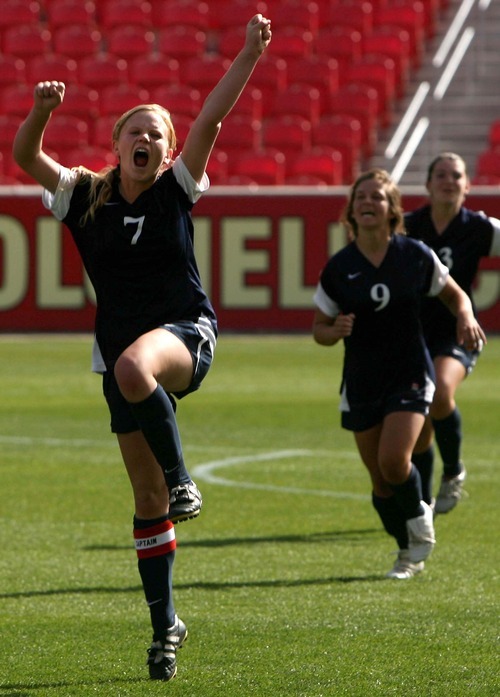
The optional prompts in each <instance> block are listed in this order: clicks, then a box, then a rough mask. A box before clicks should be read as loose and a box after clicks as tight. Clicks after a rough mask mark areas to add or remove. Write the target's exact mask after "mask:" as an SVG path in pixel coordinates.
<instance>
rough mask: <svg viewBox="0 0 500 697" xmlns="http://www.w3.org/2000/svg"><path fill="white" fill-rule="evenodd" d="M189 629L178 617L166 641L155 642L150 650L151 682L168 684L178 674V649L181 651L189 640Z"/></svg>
mask: <svg viewBox="0 0 500 697" xmlns="http://www.w3.org/2000/svg"><path fill="white" fill-rule="evenodd" d="M187 635H188V631H187V627H186V625H185V624H184V622H183V621H182V620H180V619H179V618H178V617H177V615H176V616H175V624H174V625H173V626H172V627H169V628H168V629H167V636H166V637H165V640H164V641H153V643H152V644H151V647H150V648H149V649H148V654H149V656H148V660H147V666H148V668H149V677H150V678H151V680H164V681H165V682H168V681H169V680H172V678H175V676H176V674H177V661H176V654H177V649H181V648H182V645H183V644H184V642H185V641H186V639H187Z"/></svg>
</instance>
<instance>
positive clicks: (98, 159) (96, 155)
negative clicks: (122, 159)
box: [66, 145, 116, 172]
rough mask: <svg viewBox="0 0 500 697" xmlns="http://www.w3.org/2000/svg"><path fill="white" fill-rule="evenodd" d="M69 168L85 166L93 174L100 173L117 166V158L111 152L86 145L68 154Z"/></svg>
mask: <svg viewBox="0 0 500 697" xmlns="http://www.w3.org/2000/svg"><path fill="white" fill-rule="evenodd" d="M66 157H67V160H66V163H67V166H69V167H77V166H78V165H83V166H84V167H86V168H87V169H90V170H91V171H92V172H99V171H100V170H101V169H103V168H104V167H108V166H109V165H112V166H113V167H114V166H115V165H116V156H115V154H114V153H113V152H111V150H107V149H106V148H100V147H98V146H95V145H85V146H82V147H80V148H75V149H74V150H69V151H68V152H67V154H66Z"/></svg>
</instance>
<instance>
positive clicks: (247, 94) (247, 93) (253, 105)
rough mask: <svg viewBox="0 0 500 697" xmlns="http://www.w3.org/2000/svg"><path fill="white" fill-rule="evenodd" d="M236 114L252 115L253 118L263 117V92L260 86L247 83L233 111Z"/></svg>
mask: <svg viewBox="0 0 500 697" xmlns="http://www.w3.org/2000/svg"><path fill="white" fill-rule="evenodd" d="M231 113H232V114H234V115H235V116H236V115H238V116H250V117H251V118H252V119H256V120H258V121H259V120H260V119H262V92H261V90H259V88H258V87H252V86H251V85H247V87H246V88H245V89H244V90H243V92H242V93H241V94H240V96H239V97H238V101H237V102H236V104H235V105H234V107H233V110H232V112H231Z"/></svg>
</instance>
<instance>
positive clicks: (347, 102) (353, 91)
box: [330, 84, 378, 157]
mask: <svg viewBox="0 0 500 697" xmlns="http://www.w3.org/2000/svg"><path fill="white" fill-rule="evenodd" d="M330 111H331V113H333V114H350V115H351V116H352V117H354V118H355V119H357V120H358V121H359V122H360V123H361V133H362V141H361V145H362V152H363V155H364V157H371V155H372V154H373V150H374V148H375V145H376V143H377V113H378V94H377V91H376V90H375V89H374V88H372V87H367V86H366V85H356V84H351V85H346V86H345V87H341V88H340V89H339V90H338V92H336V93H335V94H332V95H331V96H330Z"/></svg>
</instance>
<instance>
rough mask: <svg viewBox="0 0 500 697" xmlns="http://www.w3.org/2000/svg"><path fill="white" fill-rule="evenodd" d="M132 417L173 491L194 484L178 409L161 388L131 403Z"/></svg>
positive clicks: (158, 387) (159, 386)
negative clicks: (187, 460) (183, 443)
mask: <svg viewBox="0 0 500 697" xmlns="http://www.w3.org/2000/svg"><path fill="white" fill-rule="evenodd" d="M129 404H130V408H131V409H132V413H133V414H134V416H135V418H136V419H137V423H138V424H139V426H140V428H141V431H142V432H143V434H144V437H145V439H146V440H147V442H148V444H149V447H150V448H151V450H152V451H153V453H154V456H155V457H156V459H157V460H158V462H159V463H160V466H161V468H162V470H163V472H164V474H165V481H166V482H167V486H168V488H169V489H170V490H171V489H173V487H175V486H178V485H179V484H186V483H187V482H190V481H191V477H190V476H189V474H188V471H187V469H186V466H185V464H184V458H183V456H182V445H181V437H180V434H179V429H178V428H177V420H176V418H175V409H174V407H173V405H172V401H171V398H170V397H169V395H168V394H167V393H166V392H165V390H164V389H163V387H161V385H157V387H156V389H155V391H154V392H153V393H152V394H150V395H149V397H147V398H146V399H145V400H144V401H142V402H129Z"/></svg>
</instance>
